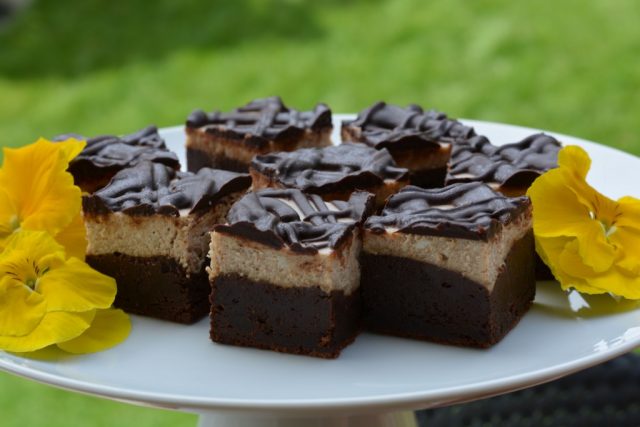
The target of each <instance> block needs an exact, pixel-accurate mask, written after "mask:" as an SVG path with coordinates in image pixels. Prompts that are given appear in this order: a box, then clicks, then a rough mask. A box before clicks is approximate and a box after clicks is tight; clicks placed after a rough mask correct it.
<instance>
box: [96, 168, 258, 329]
mask: <svg viewBox="0 0 640 427" xmlns="http://www.w3.org/2000/svg"><path fill="white" fill-rule="evenodd" d="M250 185H251V179H250V177H249V176H248V175H246V174H237V173H234V172H228V171H221V170H214V169H208V168H205V169H202V170H200V171H199V172H198V173H197V174H192V173H185V172H176V171H175V170H173V169H172V168H170V167H167V166H165V165H162V164H159V163H151V162H143V163H139V164H138V165H137V166H135V167H133V168H128V169H123V170H122V171H120V172H118V173H117V174H116V175H115V176H114V177H113V179H112V180H111V182H110V183H109V185H107V186H106V187H104V188H102V189H101V190H98V191H97V192H95V193H94V194H92V195H88V196H85V197H84V198H83V209H84V219H85V224H86V228H87V239H88V241H89V244H88V248H87V262H88V263H89V264H90V265H91V266H92V267H94V268H95V269H96V270H98V271H100V272H102V273H104V274H106V275H108V276H111V277H114V278H115V279H116V282H117V285H118V294H117V296H116V300H115V305H116V306H117V307H120V308H122V309H124V310H125V311H128V312H130V313H135V314H141V315H145V316H151V317H156V318H159V319H165V320H171V321H174V322H180V323H192V322H195V321H196V320H198V319H200V318H201V317H203V316H204V315H206V314H207V313H208V312H209V302H208V295H209V280H208V277H207V273H206V271H205V268H206V265H205V264H206V263H205V259H206V256H207V251H208V246H209V241H210V238H209V233H210V231H211V230H213V227H214V225H215V224H218V223H221V222H224V218H225V215H226V214H227V212H228V210H229V207H230V206H231V204H232V203H233V202H235V201H236V200H237V199H238V198H239V197H240V196H241V195H242V194H244V192H245V191H246V190H247V188H248V187H249V186H250Z"/></svg>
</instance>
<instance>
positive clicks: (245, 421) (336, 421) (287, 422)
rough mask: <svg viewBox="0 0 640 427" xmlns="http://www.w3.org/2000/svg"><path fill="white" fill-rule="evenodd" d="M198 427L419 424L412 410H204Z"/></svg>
mask: <svg viewBox="0 0 640 427" xmlns="http://www.w3.org/2000/svg"><path fill="white" fill-rule="evenodd" d="M198 426H199V427H300V426H305V427H417V426H418V423H417V421H416V418H415V415H414V413H413V412H410V411H407V412H389V413H383V414H377V415H358V416H335V417H332V416H326V417H313V418H304V417H301V418H298V417H287V416H281V417H279V416H277V415H272V416H269V415H264V416H258V415H255V416H254V415H246V414H237V413H236V414H232V413H215V412H211V413H205V414H201V415H200V422H199V424H198Z"/></svg>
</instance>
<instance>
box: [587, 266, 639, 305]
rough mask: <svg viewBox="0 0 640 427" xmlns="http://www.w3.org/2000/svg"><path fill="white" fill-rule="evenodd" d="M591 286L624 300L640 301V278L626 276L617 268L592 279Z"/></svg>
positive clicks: (590, 280)
mask: <svg viewBox="0 0 640 427" xmlns="http://www.w3.org/2000/svg"><path fill="white" fill-rule="evenodd" d="M589 284H590V285H592V286H594V287H597V288H600V289H602V290H603V292H610V293H612V294H614V295H617V296H620V297H623V298H627V299H640V276H638V275H635V274H634V275H628V274H624V273H623V272H621V271H620V270H619V269H617V268H612V269H610V270H609V271H607V272H606V273H604V274H601V275H598V276H597V277H593V278H590V279H589Z"/></svg>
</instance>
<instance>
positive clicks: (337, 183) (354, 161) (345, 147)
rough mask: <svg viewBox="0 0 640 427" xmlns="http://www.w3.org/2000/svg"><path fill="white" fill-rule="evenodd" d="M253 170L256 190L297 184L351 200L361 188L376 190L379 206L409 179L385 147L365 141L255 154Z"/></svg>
mask: <svg viewBox="0 0 640 427" xmlns="http://www.w3.org/2000/svg"><path fill="white" fill-rule="evenodd" d="M250 174H251V178H252V180H253V188H254V189H255V190H257V189H261V188H295V189H298V190H301V191H304V192H305V193H309V194H319V195H321V196H322V197H323V198H325V199H327V200H348V199H349V197H350V196H351V194H352V193H353V192H354V191H356V190H362V191H368V192H370V193H373V194H375V196H376V205H378V206H382V205H383V204H384V201H385V200H386V198H387V197H388V196H390V195H391V194H393V193H395V192H396V191H398V190H399V189H400V188H402V187H404V186H405V185H407V184H408V183H409V175H408V171H407V169H404V168H400V167H397V166H396V164H395V162H394V160H393V158H392V157H391V156H390V155H389V152H388V151H387V150H386V149H381V150H376V149H374V148H371V147H367V146H366V145H364V144H342V145H337V146H331V147H324V148H307V149H300V150H296V151H292V152H279V153H270V154H265V155H262V156H256V157H255V158H254V159H253V161H252V162H251V169H250Z"/></svg>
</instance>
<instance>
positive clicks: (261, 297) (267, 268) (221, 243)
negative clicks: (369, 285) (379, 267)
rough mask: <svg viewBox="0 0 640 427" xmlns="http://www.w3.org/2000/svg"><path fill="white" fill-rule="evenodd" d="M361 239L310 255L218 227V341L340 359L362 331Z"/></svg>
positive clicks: (213, 275) (214, 239) (212, 272)
mask: <svg viewBox="0 0 640 427" xmlns="http://www.w3.org/2000/svg"><path fill="white" fill-rule="evenodd" d="M360 249H361V238H360V230H359V228H355V229H354V230H353V231H352V232H351V234H350V235H349V236H348V238H347V239H345V241H344V242H343V243H342V244H341V245H339V247H337V248H335V249H331V250H320V251H318V252H317V253H312V254H305V253H299V252H294V251H291V250H289V249H288V248H286V247H285V248H280V249H277V248H273V247H271V246H268V245H264V244H262V243H259V242H255V241H252V240H250V239H247V238H246V237H242V236H237V235H233V234H228V233H225V232H221V231H218V230H216V231H214V232H213V233H211V250H210V253H209V255H210V258H211V265H210V267H209V269H208V273H209V281H210V283H211V296H210V302H211V330H210V337H211V339H212V340H213V341H214V342H217V343H221V344H231V345H237V346H245V347H254V348H260V349H267V350H272V351H278V352H283V353H290V354H299V355H307V356H315V357H321V358H336V357H338V356H339V355H340V352H341V351H342V349H344V348H345V347H346V346H347V345H349V344H350V343H352V342H353V341H354V340H355V338H356V336H357V334H358V333H359V332H360V309H361V300H360V267H359V255H360Z"/></svg>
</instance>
